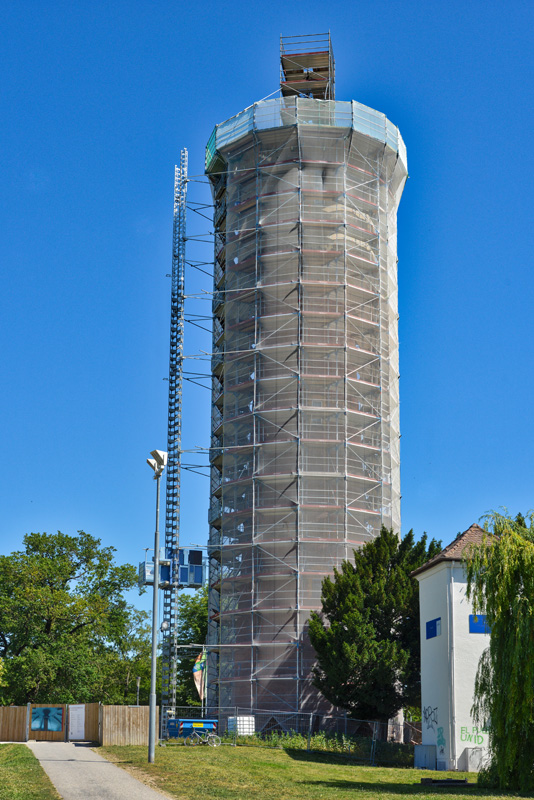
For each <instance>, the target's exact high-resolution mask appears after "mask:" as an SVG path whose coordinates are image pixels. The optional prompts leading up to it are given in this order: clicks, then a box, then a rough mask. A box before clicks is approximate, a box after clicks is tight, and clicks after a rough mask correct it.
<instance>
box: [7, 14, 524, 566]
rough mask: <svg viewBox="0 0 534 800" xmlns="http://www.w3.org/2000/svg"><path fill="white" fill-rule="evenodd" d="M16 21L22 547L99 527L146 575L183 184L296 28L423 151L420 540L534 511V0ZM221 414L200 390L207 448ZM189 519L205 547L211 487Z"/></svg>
mask: <svg viewBox="0 0 534 800" xmlns="http://www.w3.org/2000/svg"><path fill="white" fill-rule="evenodd" d="M1 22H2V31H3V35H2V39H3V47H2V55H1V57H0V58H1V63H0V67H1V73H2V76H3V79H2V83H3V91H2V97H1V106H2V107H1V114H2V120H3V121H2V133H1V140H2V149H3V157H2V161H1V163H2V168H1V170H0V181H1V184H2V191H1V202H2V205H1V211H0V214H1V220H0V227H1V231H2V235H1V237H0V265H1V266H0V271H1V287H0V289H1V290H0V301H1V303H2V314H1V321H0V325H1V335H2V347H1V352H2V378H3V390H2V393H1V394H0V419H1V431H2V433H1V437H2V459H1V465H0V469H1V476H0V491H1V496H2V499H1V514H0V550H1V552H10V551H11V550H13V549H15V548H17V547H19V545H20V543H21V540H22V537H23V535H24V533H26V532H28V531H43V530H46V531H49V532H52V531H55V530H58V529H60V530H62V531H64V532H74V531H75V530H77V529H79V528H83V529H85V530H86V531H88V532H90V533H92V534H94V535H96V536H98V537H100V538H101V539H102V541H103V542H104V543H105V544H113V545H115V546H116V547H117V549H118V551H119V558H120V559H121V560H128V561H131V562H135V563H137V561H138V560H139V559H140V558H141V556H142V552H143V548H144V547H146V546H149V545H150V543H151V539H152V536H153V527H154V484H153V482H152V481H151V474H150V470H149V468H148V467H147V466H146V464H145V458H146V456H147V455H148V453H149V451H150V450H152V449H153V448H155V447H159V448H161V449H165V446H166V402H167V397H166V392H167V383H166V382H165V381H164V380H163V379H164V378H165V376H166V375H167V362H168V329H169V304H170V298H169V291H170V286H169V280H168V278H166V274H167V273H168V272H170V261H171V258H170V257H171V224H172V219H171V217H172V184H173V167H174V164H175V163H176V161H177V160H178V158H179V151H180V148H181V147H184V146H186V147H188V148H189V154H190V173H191V174H199V173H201V172H202V168H203V153H204V145H205V143H206V141H207V139H208V137H209V135H210V133H211V130H212V128H213V126H214V124H215V123H216V122H220V121H222V120H224V119H226V118H228V117H229V116H231V115H233V114H234V113H236V112H238V111H239V110H241V109H242V108H244V107H246V106H248V105H250V104H251V103H252V102H254V101H255V100H259V99H261V98H262V97H264V96H266V95H268V94H270V93H271V92H273V91H274V90H275V89H276V88H277V83H278V46H279V39H278V37H279V34H280V33H282V34H284V35H292V34H299V33H314V32H319V31H325V30H328V29H330V30H331V34H332V39H333V45H334V53H335V57H336V67H337V81H336V89H337V97H338V99H342V100H349V99H356V100H358V101H360V102H362V103H365V104H367V105H370V106H372V107H373V108H376V109H379V110H380V111H383V112H385V113H386V114H387V115H388V117H389V118H390V119H391V121H392V122H394V123H395V124H396V125H398V126H399V128H400V130H401V132H402V134H403V137H404V139H405V141H406V144H407V148H408V161H409V167H410V179H409V181H408V183H407V186H406V189H405V194H404V197H403V200H402V203H401V208H400V213H399V288H400V314H401V318H400V348H401V350H400V352H401V430H402V440H401V441H402V477H401V480H402V493H403V501H402V502H403V506H402V516H403V529H404V531H407V530H408V529H409V528H411V527H413V528H414V529H415V531H416V533H417V534H420V533H422V531H423V530H427V531H428V532H429V533H430V534H432V535H434V536H437V537H438V538H442V539H443V540H444V542H448V541H450V540H451V539H452V538H453V537H454V536H455V534H456V533H457V532H458V531H459V530H464V529H465V528H467V527H468V526H469V525H470V524H471V523H472V522H473V521H475V520H477V519H478V518H479V516H480V515H481V514H483V513H484V512H485V511H486V510H488V509H490V508H497V507H498V506H501V505H505V506H508V507H509V509H510V510H511V511H513V512H514V513H515V512H516V511H518V510H522V511H525V510H527V509H529V508H530V507H532V506H534V490H533V487H534V480H533V477H534V475H533V473H534V469H533V465H532V453H533V441H532V440H533V422H532V396H533V394H534V392H533V388H534V387H533V382H534V376H533V370H532V362H533V341H534V337H533V332H532V325H533V313H532V309H533V278H532V275H533V270H532V267H533V241H532V233H531V229H532V189H531V185H532V175H533V174H534V164H533V158H534V156H533V147H532V143H531V139H532V130H533V129H534V112H533V104H532V94H531V87H532V72H533V67H534V63H533V62H534V47H533V37H532V31H533V30H534V5H533V4H532V3H531V2H521V1H520V0H511V2H507V3H505V2H500V1H499V2H497V0H489V2H488V1H487V0H486V2H481V1H480V0H470V2H467V1H466V2H457V0H452V1H451V0H447V2H444V1H443V0H434V2H432V3H421V2H420V1H419V2H415V0H406V1H405V2H395V1H391V0H375V2H373V3H363V2H355V3H347V2H338V1H337V0H333V1H331V2H329V3H324V2H318V1H317V0H309V1H308V2H307V3H301V4H293V5H289V6H288V4H287V3H285V2H284V3H282V2H279V0H271V2H269V3H265V4H248V3H243V2H236V3H221V2H213V0H208V2H204V3H202V4H186V3H178V2H172V3H171V2H161V1H160V0H155V1H153V2H148V1H146V2H138V0H128V2H124V1H123V0H114V2H108V3H104V2H99V1H98V0H96V2H91V3H89V2H87V1H86V0H80V2H75V3H72V2H55V1H54V0H50V1H49V2H46V3H43V2H38V0H35V1H34V2H28V0H17V2H13V1H12V0H5V2H4V3H3V5H2V11H1ZM206 188H207V187H206V186H205V185H204V184H201V183H199V184H194V185H192V187H191V193H190V196H191V199H195V200H197V201H199V202H200V201H201V200H202V199H204V198H206ZM190 222H191V227H190V232H191V233H193V232H196V231H198V232H205V231H206V230H208V229H209V224H208V223H207V222H206V221H205V220H202V219H201V218H200V217H199V218H198V220H195V219H194V215H191V214H190ZM195 253H196V254H197V255H196V257H199V258H201V257H202V256H201V255H200V250H197V251H195ZM191 255H193V253H191ZM203 255H205V256H206V258H209V257H210V247H205V248H204V251H203ZM202 281H203V279H202V276H199V279H197V278H196V277H195V278H193V277H191V279H190V283H189V288H190V290H198V289H199V288H202V286H204V287H205V288H209V280H208V279H205V281H204V283H203V282H202ZM202 308H205V309H206V310H207V309H208V308H209V303H208V302H206V301H204V304H203V305H202ZM187 335H188V342H187V344H186V351H187V352H189V353H192V352H196V351H197V350H198V348H199V347H202V348H205V349H206V350H209V349H210V339H209V336H207V335H206V336H205V337H203V336H202V333H201V332H198V335H197V333H196V332H195V329H193V328H190V329H188V331H187ZM209 409H210V398H209V393H208V392H205V391H204V392H203V390H201V389H198V390H196V389H194V387H193V389H191V390H190V389H189V388H188V390H187V399H186V403H185V419H184V428H185V437H184V441H185V444H186V446H193V445H197V444H199V445H201V444H206V443H207V442H208V429H209ZM183 506H184V511H183V529H184V532H183V540H184V541H189V542H204V541H205V540H206V537H207V507H208V482H207V480H206V479H205V478H189V477H187V478H186V480H185V481H184V499H183Z"/></svg>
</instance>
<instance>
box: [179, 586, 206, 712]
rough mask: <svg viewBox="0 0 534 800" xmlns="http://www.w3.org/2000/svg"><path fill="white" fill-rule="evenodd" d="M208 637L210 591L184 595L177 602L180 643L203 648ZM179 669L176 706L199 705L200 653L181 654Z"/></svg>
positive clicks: (199, 590)
mask: <svg viewBox="0 0 534 800" xmlns="http://www.w3.org/2000/svg"><path fill="white" fill-rule="evenodd" d="M207 633H208V589H207V587H203V588H202V589H197V591H196V592H194V593H193V594H185V593H182V594H181V595H180V596H179V599H178V641H179V642H180V644H203V643H204V642H205V641H206V635H207ZM180 652H181V658H180V661H179V663H178V667H177V670H176V672H177V676H176V677H177V685H176V698H177V699H176V702H177V703H178V705H183V706H189V705H193V706H194V705H200V698H199V696H198V692H197V690H196V686H195V683H194V680H193V665H194V663H195V659H196V658H197V656H198V654H199V652H200V648H199V649H198V650H189V649H188V650H186V649H184V650H181V651H180Z"/></svg>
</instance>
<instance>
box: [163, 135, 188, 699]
mask: <svg viewBox="0 0 534 800" xmlns="http://www.w3.org/2000/svg"><path fill="white" fill-rule="evenodd" d="M186 197H187V150H186V149H185V148H184V149H183V150H182V151H181V152H180V166H179V167H178V166H177V167H175V168H174V215H173V232H172V275H171V278H172V285H171V335H170V357H169V409H168V428H167V452H168V463H167V484H166V503H165V557H166V558H168V559H171V563H172V565H173V569H172V572H171V581H170V585H169V586H167V587H166V588H164V590H163V621H164V623H167V625H166V626H165V625H164V626H163V628H164V630H163V631H162V633H163V650H162V681H161V703H162V706H170V707H172V709H173V710H174V709H175V707H176V661H177V654H178V647H177V645H178V641H177V623H178V583H179V569H178V556H179V554H178V549H179V545H180V467H181V447H182V372H183V342H184V282H185V281H184V279H185V241H186V236H185V224H186ZM165 628H166V629H165Z"/></svg>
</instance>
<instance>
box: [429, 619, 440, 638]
mask: <svg viewBox="0 0 534 800" xmlns="http://www.w3.org/2000/svg"><path fill="white" fill-rule="evenodd" d="M435 636H441V617H437V619H431V620H430V622H427V623H426V638H427V639H433V638H434V637H435Z"/></svg>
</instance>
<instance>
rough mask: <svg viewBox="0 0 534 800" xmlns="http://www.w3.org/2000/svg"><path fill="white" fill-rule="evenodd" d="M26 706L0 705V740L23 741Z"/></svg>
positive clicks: (24, 736)
mask: <svg viewBox="0 0 534 800" xmlns="http://www.w3.org/2000/svg"><path fill="white" fill-rule="evenodd" d="M27 718H28V707H27V706H0V741H1V742H25V741H26V720H27Z"/></svg>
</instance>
